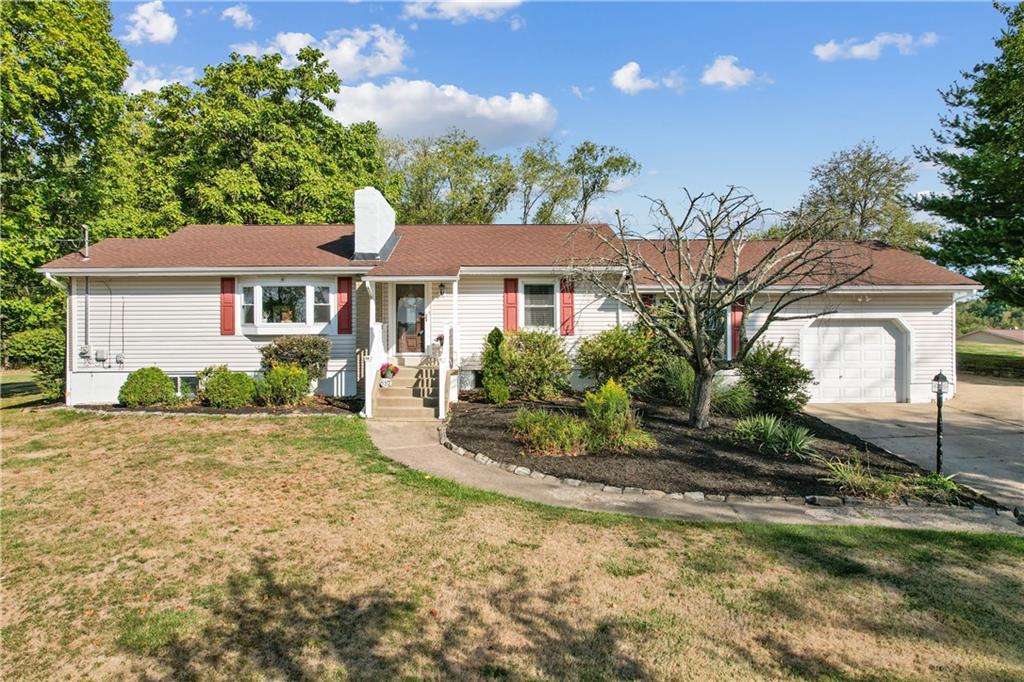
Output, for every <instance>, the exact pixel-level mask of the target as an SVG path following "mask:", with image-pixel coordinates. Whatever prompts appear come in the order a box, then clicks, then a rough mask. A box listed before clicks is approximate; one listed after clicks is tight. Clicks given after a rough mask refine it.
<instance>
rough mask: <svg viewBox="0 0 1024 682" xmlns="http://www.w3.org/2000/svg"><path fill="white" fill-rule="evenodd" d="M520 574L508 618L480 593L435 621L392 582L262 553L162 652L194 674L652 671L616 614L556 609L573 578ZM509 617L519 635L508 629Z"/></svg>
mask: <svg viewBox="0 0 1024 682" xmlns="http://www.w3.org/2000/svg"><path fill="white" fill-rule="evenodd" d="M510 584H511V585H512V587H509V588H498V589H494V590H492V591H490V592H488V593H487V595H486V597H485V600H484V602H485V603H486V604H487V606H488V608H489V610H491V611H492V612H495V613H498V614H501V618H499V620H500V621H501V622H500V623H496V624H492V625H488V624H486V623H485V622H484V621H485V620H486V619H485V618H483V616H482V613H481V611H480V606H477V605H473V604H465V605H462V606H460V607H458V608H457V610H456V612H455V614H454V616H453V617H452V616H448V615H446V616H445V617H444V618H443V619H441V618H436V621H435V617H436V614H434V613H432V612H431V610H428V609H424V608H423V607H422V606H421V604H420V603H418V600H417V599H415V598H399V597H397V596H395V595H394V594H393V593H390V592H389V591H386V590H370V591H366V592H363V593H360V594H358V595H354V596H350V597H347V598H339V597H335V596H332V595H330V594H328V593H327V592H325V590H324V589H323V586H322V585H320V584H319V583H316V582H308V581H305V582H304V581H296V580H287V579H285V580H282V579H279V577H278V575H277V574H276V573H275V569H274V566H273V561H272V559H271V558H269V557H266V556H257V557H254V558H253V560H252V567H251V569H250V570H248V571H245V572H242V573H237V574H233V575H232V576H230V577H229V578H228V580H227V581H226V583H225V585H224V589H223V593H222V594H219V595H218V596H216V597H214V598H212V599H210V600H209V601H210V603H209V604H207V608H208V611H209V617H208V619H207V620H206V625H204V626H203V627H202V629H201V630H200V631H199V632H198V633H195V634H194V635H193V636H187V637H179V638H177V639H175V640H174V641H172V642H171V644H170V645H168V646H166V647H164V648H163V649H161V650H160V651H159V652H157V653H156V658H157V660H158V661H159V662H161V663H162V664H163V665H165V666H166V668H167V669H168V670H169V673H170V676H171V677H173V678H174V679H184V680H199V679H205V678H208V677H211V676H213V675H216V676H219V677H227V678H235V679H237V678H246V677H250V676H258V677H269V678H272V679H278V678H281V679H290V680H307V679H320V678H322V677H325V676H331V675H339V676H340V677H342V678H344V679H350V680H388V679H396V678H407V677H409V676H410V675H411V676H413V677H428V678H440V679H520V678H522V677H527V676H530V677H532V676H533V675H532V674H531V675H527V674H523V673H521V672H519V671H518V670H517V665H519V664H524V663H525V664H526V665H528V666H530V667H531V668H532V669H533V670H534V674H535V672H536V671H539V672H540V673H541V674H542V675H543V676H545V677H550V678H555V679H609V678H620V679H634V680H645V679H650V678H651V676H650V674H648V673H647V672H646V670H645V669H644V667H643V666H642V665H641V664H640V663H639V662H637V661H635V660H633V659H631V658H629V657H627V656H625V655H622V654H621V653H619V651H618V649H619V647H618V640H617V635H616V631H615V630H616V629H615V627H614V625H612V624H609V623H599V624H598V625H596V626H594V627H589V626H588V627H581V626H579V625H577V624H575V623H572V622H570V621H568V620H566V619H564V618H562V617H559V616H557V615H555V613H556V612H557V610H558V609H557V608H556V607H557V606H558V604H560V603H562V602H564V600H566V599H567V598H569V595H570V594H571V592H572V590H571V589H570V588H569V587H565V586H559V587H554V588H550V589H548V590H547V591H545V592H543V593H538V592H533V591H531V590H530V589H529V588H528V587H527V586H526V584H525V582H523V580H522V576H519V577H518V578H516V579H515V580H513V581H510ZM435 622H436V625H434V623H435ZM509 629H512V630H514V631H515V632H516V636H515V637H512V638H510V637H508V630H509ZM513 656H514V657H515V661H513V660H511V657H513Z"/></svg>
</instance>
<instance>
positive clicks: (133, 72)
mask: <svg viewBox="0 0 1024 682" xmlns="http://www.w3.org/2000/svg"><path fill="white" fill-rule="evenodd" d="M195 77H196V70H195V69H194V68H192V67H191V66H176V67H174V68H173V69H171V71H170V72H169V73H166V74H165V73H164V72H163V69H161V68H160V67H158V66H146V64H145V63H144V62H135V63H134V64H132V65H131V66H130V67H128V78H126V79H125V81H124V89H125V92H128V93H130V94H133V95H135V94H138V93H140V92H142V91H143V90H159V89H160V88H162V87H164V86H165V85H170V84H171V83H182V82H186V81H193V80H195Z"/></svg>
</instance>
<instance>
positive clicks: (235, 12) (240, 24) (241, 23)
mask: <svg viewBox="0 0 1024 682" xmlns="http://www.w3.org/2000/svg"><path fill="white" fill-rule="evenodd" d="M220 18H221V19H230V20H231V23H233V24H234V25H235V28H244V29H252V27H253V26H254V25H255V24H256V21H255V20H254V19H253V18H252V15H251V14H249V8H248V7H246V6H245V5H232V6H231V7H228V8H227V9H226V10H224V11H223V12H221V13H220Z"/></svg>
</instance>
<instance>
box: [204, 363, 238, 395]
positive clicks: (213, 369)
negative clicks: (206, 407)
mask: <svg viewBox="0 0 1024 682" xmlns="http://www.w3.org/2000/svg"><path fill="white" fill-rule="evenodd" d="M230 371H231V370H229V369H228V366H227V365H210V366H209V367H204V368H203V369H201V370H199V371H198V372H196V400H198V401H199V402H201V403H205V402H206V384H207V383H209V381H210V379H212V378H213V377H214V376H216V375H217V374H222V373H224V372H230Z"/></svg>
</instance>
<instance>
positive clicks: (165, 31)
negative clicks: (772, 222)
mask: <svg viewBox="0 0 1024 682" xmlns="http://www.w3.org/2000/svg"><path fill="white" fill-rule="evenodd" d="M176 35H178V24H177V22H176V21H175V20H174V17H172V16H171V15H170V14H168V13H167V12H165V11H164V3H163V1H162V0H153V2H145V3H142V4H141V5H136V6H135V11H133V12H132V13H131V14H129V15H128V29H127V32H126V33H125V34H124V35H123V36H121V38H123V39H124V40H125V41H126V42H129V43H135V44H137V43H169V42H171V41H172V40H174V36H176Z"/></svg>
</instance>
